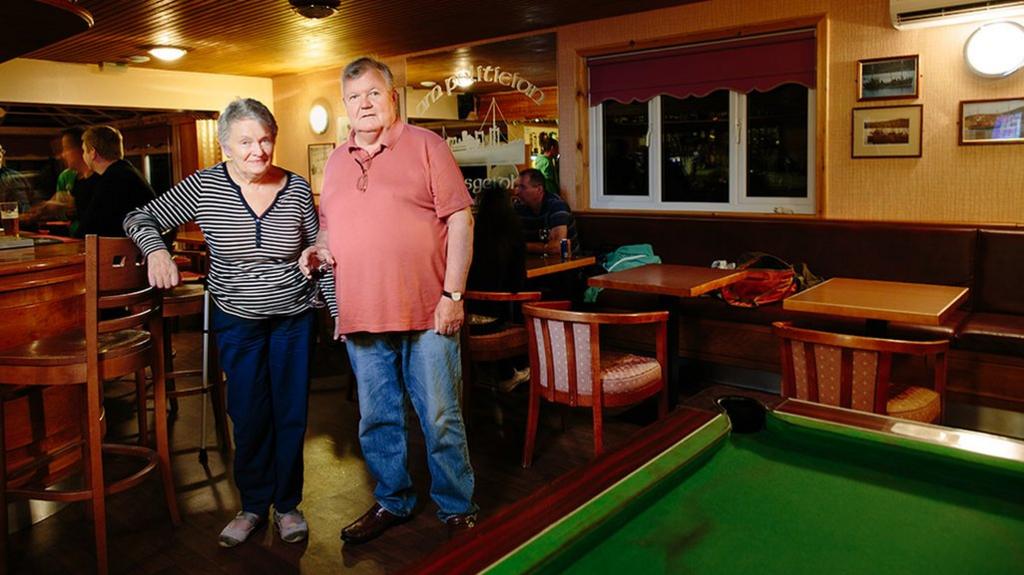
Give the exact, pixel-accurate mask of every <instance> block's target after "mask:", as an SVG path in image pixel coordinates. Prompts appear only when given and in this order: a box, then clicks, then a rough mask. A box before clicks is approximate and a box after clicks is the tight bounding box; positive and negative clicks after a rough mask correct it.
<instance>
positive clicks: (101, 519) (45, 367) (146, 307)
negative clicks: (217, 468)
mask: <svg viewBox="0 0 1024 575" xmlns="http://www.w3.org/2000/svg"><path fill="white" fill-rule="evenodd" d="M85 243H86V274H85V275H86V277H85V325H84V326H83V329H82V330H81V331H75V332H69V333H64V334H61V335H58V336H54V337H48V338H45V339H38V340H35V341H30V342H27V343H25V344H21V345H16V346H13V347H8V348H5V349H2V350H0V384H4V385H11V386H69V385H77V386H80V388H81V390H82V394H81V400H80V401H81V405H82V406H84V409H80V410H79V413H78V415H79V417H80V425H81V428H82V433H81V438H82V439H81V441H77V442H75V443H74V444H73V445H72V446H71V447H70V449H73V450H76V451H79V452H80V453H81V455H80V460H81V461H82V463H83V466H82V471H83V475H84V487H83V488H81V489H73V490H68V491H63V490H62V491H58V490H54V489H47V488H48V487H52V479H53V477H52V476H51V475H50V474H49V473H39V472H38V470H41V469H42V470H45V469H46V468H47V465H48V462H49V460H50V459H52V457H53V454H52V453H47V452H46V450H45V449H44V450H40V451H39V452H37V453H38V454H39V456H38V457H37V458H35V460H34V461H30V462H29V463H28V464H25V465H20V466H19V467H18V468H16V469H8V468H7V465H6V462H5V461H0V474H2V476H0V509H2V510H4V511H6V509H7V501H8V500H9V499H14V498H24V499H43V500H49V501H90V502H91V508H90V511H91V516H92V518H93V526H94V531H95V539H96V564H97V571H98V572H99V573H106V572H107V566H108V561H107V529H106V505H105V502H106V496H107V495H110V494H114V493H119V492H121V491H124V490H126V489H128V488H130V487H133V486H135V485H138V484H139V483H141V482H142V481H143V480H144V479H145V478H146V476H148V475H149V474H150V473H153V472H159V473H160V477H161V479H162V480H163V488H164V495H165V498H166V504H167V509H168V511H169V513H170V516H171V521H172V522H173V523H174V524H175V525H177V524H179V523H180V522H181V520H180V517H179V515H178V504H177V499H176V497H175V492H174V481H173V478H172V476H171V467H170V451H169V446H168V437H167V413H166V410H161V409H158V410H156V415H155V426H156V449H155V450H154V449H150V448H147V447H142V446H139V445H113V444H105V443H103V434H104V427H105V421H104V411H103V382H104V381H106V380H111V379H114V378H117V377H121V376H123V375H127V374H133V373H138V372H140V371H142V370H144V369H145V368H146V367H147V366H149V367H150V368H151V369H152V372H153V382H154V384H153V389H154V395H155V397H156V401H157V404H158V405H160V404H163V402H165V401H166V394H165V389H164V364H163V354H162V340H163V323H162V320H161V318H160V299H161V297H160V291H159V290H157V289H154V288H152V287H150V286H149V282H148V280H147V277H146V267H145V258H143V257H142V255H141V254H140V253H139V251H138V249H137V248H136V247H135V244H134V243H132V241H131V240H130V239H127V238H98V237H96V236H87V237H86V240H85ZM105 310H115V311H112V312H107V313H104V311H105ZM127 310H130V311H127ZM108 315H111V316H114V315H116V316H117V317H112V318H110V319H106V317H107V316H108ZM101 318H104V319H101ZM2 416H3V414H2V413H0V429H2V428H3V425H2V424H3V421H2ZM2 437H3V434H0V438H2ZM0 442H2V439H0ZM3 447H4V446H3V445H0V458H3V457H4V455H3V454H4V453H5V449H4V448H3ZM103 453H112V454H117V455H125V456H132V457H136V458H141V459H143V460H144V462H145V464H144V465H143V467H142V468H141V469H139V470H138V471H136V472H135V473H132V474H131V475H129V476H128V477H125V478H123V479H119V480H117V481H114V482H111V483H107V484H105V483H104V480H103V459H102V454H103ZM0 518H2V520H0V534H3V537H0V551H2V560H3V561H4V562H6V560H7V555H6V551H7V549H6V533H7V514H6V513H0Z"/></svg>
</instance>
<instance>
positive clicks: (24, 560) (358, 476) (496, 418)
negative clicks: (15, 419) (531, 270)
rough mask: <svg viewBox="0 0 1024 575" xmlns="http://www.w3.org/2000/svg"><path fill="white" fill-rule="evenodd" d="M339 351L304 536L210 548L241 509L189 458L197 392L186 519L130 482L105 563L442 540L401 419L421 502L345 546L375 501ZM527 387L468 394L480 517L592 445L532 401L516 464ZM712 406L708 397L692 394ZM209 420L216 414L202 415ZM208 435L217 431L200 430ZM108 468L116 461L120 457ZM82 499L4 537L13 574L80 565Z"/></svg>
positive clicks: (420, 454) (183, 448)
mask: <svg viewBox="0 0 1024 575" xmlns="http://www.w3.org/2000/svg"><path fill="white" fill-rule="evenodd" d="M198 344H199V337H198V334H197V333H196V332H194V331H186V332H185V333H178V334H175V348H176V351H177V361H178V362H179V366H180V364H181V363H182V362H184V363H185V364H187V365H198V356H199V345H198ZM346 361H347V360H346V359H345V356H344V354H343V352H342V351H341V350H340V348H337V347H330V346H325V347H322V348H321V349H320V353H318V356H317V360H316V373H315V379H314V382H313V388H312V393H311V398H310V421H309V430H308V432H307V434H306V449H305V466H306V467H305V469H306V471H305V492H304V500H303V502H302V504H301V506H300V508H301V509H302V510H303V511H304V512H305V515H306V518H307V520H308V521H309V525H310V530H311V531H310V538H309V541H308V542H306V543H302V544H287V543H283V542H281V541H280V540H279V539H278V538H277V537H276V534H274V533H272V531H271V530H268V529H262V530H260V531H259V532H258V533H257V534H256V536H255V539H254V540H250V541H248V542H246V543H244V544H242V545H240V546H238V547H236V548H234V549H221V548H220V547H218V546H217V534H218V533H219V532H220V530H221V528H222V527H223V526H224V525H225V524H226V523H227V522H228V521H229V520H230V519H231V518H232V517H233V516H234V514H235V512H236V511H237V510H238V508H239V499H238V493H237V492H236V491H235V489H234V487H233V482H232V481H231V471H230V470H231V465H230V461H227V460H226V458H225V457H224V456H223V455H222V454H221V453H220V452H219V451H217V450H216V449H214V448H212V447H213V446H212V445H211V449H210V451H209V463H208V466H207V467H205V468H204V467H203V466H201V465H200V464H199V463H198V458H197V453H198V445H199V435H200V434H199V427H200V424H199V404H200V399H199V398H198V397H194V398H184V399H182V400H181V409H180V414H179V416H178V417H177V419H176V420H175V421H174V422H173V423H172V429H171V438H172V449H173V454H172V458H173V467H174V477H175V481H176V484H177V486H178V501H179V503H180V506H181V513H182V520H183V523H182V525H181V526H179V527H177V528H173V527H172V526H171V524H170V520H169V518H168V516H167V511H166V508H165V507H164V506H163V504H162V495H161V490H160V485H159V483H158V482H157V481H156V480H155V479H153V480H150V481H147V482H146V483H144V484H143V485H142V486H140V487H138V488H136V489H135V490H132V491H129V492H126V493H123V494H119V495H115V496H113V497H111V498H109V499H108V505H107V507H108V517H109V519H108V521H109V527H108V531H109V541H110V557H111V559H110V561H111V572H112V573H131V574H139V575H141V574H150V573H161V574H171V573H188V574H200V573H246V574H259V573H267V574H271V573H273V574H280V573H336V572H339V571H341V570H344V571H345V572H351V573H388V572H394V571H396V570H399V569H401V568H404V567H409V566H412V565H414V564H415V562H416V561H417V560H418V559H419V558H421V557H423V556H425V555H426V554H427V553H429V552H430V551H431V550H433V549H434V548H436V547H437V546H438V545H441V544H442V543H444V542H445V541H446V532H445V529H444V527H443V525H442V524H441V523H440V522H439V521H438V520H437V518H436V516H435V512H436V507H435V506H434V504H433V503H432V502H431V501H430V500H429V497H428V495H427V490H428V489H429V473H428V472H427V468H426V461H425V455H424V451H423V441H422V437H421V435H420V434H419V432H418V429H417V426H416V425H415V423H413V424H412V425H411V426H410V429H411V431H410V445H411V448H410V469H411V473H412V475H413V478H414V481H415V484H416V488H417V491H418V493H419V496H420V502H419V505H418V508H417V512H416V517H415V518H414V519H413V520H412V521H410V522H408V523H406V524H403V525H401V526H398V527H396V528H394V529H392V530H390V531H388V532H387V533H386V534H385V535H384V536H382V537H381V538H379V539H377V540H375V541H373V542H371V543H367V544H363V545H345V544H343V543H342V542H341V541H340V539H339V537H338V535H339V532H340V530H341V528H342V527H344V526H345V525H347V524H348V523H349V522H350V521H352V520H354V519H355V518H356V517H358V516H359V515H361V514H362V513H363V512H364V511H365V510H366V509H367V508H368V507H369V506H370V505H372V503H373V498H372V488H373V482H372V480H371V479H370V478H369V476H368V475H367V472H366V468H365V466H364V464H363V460H362V456H361V454H360V451H359V446H358V441H357V436H356V429H357V421H358V415H357V409H358V407H357V404H356V403H355V402H353V401H350V400H349V399H348V398H347V386H348V385H349V379H348V376H347V369H346V367H345V362H346ZM525 392H526V389H525V386H520V387H519V388H518V389H516V390H515V391H514V392H512V393H510V394H499V393H492V392H490V391H489V390H480V389H478V390H476V391H475V393H474V396H473V403H474V406H473V409H472V411H473V414H472V427H471V429H470V430H469V442H470V456H471V460H472V463H473V467H474V469H475V471H476V500H477V503H478V504H479V505H480V507H481V510H482V511H481V513H482V514H483V515H487V514H489V513H494V512H495V511H497V510H498V509H499V508H500V507H502V506H503V505H507V504H509V503H511V502H513V501H516V500H518V499H520V498H522V497H524V496H526V495H527V494H529V493H531V492H532V491H534V490H535V489H537V488H538V487H541V486H543V485H544V484H545V483H547V482H549V481H550V480H551V479H553V478H555V477H557V476H559V475H561V474H562V473H564V472H566V471H568V470H569V469H572V468H573V467H576V466H578V465H580V464H583V463H585V462H587V461H588V460H589V459H590V455H591V450H592V443H591V442H592V439H591V433H590V425H591V420H590V414H589V411H586V410H576V411H574V412H572V413H571V414H570V416H569V418H568V423H569V425H568V428H567V430H566V431H565V432H563V431H562V418H561V413H560V412H561V410H559V409H557V408H550V406H549V408H548V409H542V422H541V431H540V434H539V437H538V449H537V454H536V457H535V461H534V465H533V467H532V468H530V469H528V470H524V469H522V468H521V467H520V465H519V460H520V454H521V449H522V439H523V424H524V421H525V412H526V408H525V406H526V394H525ZM129 393H130V387H129V386H127V385H125V384H116V383H115V384H113V385H110V386H109V387H108V392H107V402H106V408H107V413H108V417H109V418H110V421H111V427H110V429H111V430H110V432H109V433H110V435H111V437H117V436H119V435H120V436H122V437H128V438H129V440H134V437H133V436H132V435H133V434H134V433H135V424H134V420H133V418H134V415H133V412H132V411H131V405H130V404H129V402H128V397H130V395H127V394H129ZM695 401H697V402H698V403H700V404H703V405H706V406H710V403H709V402H708V401H707V400H706V399H701V398H700V397H698V398H696V399H695ZM649 413H653V410H639V411H636V410H635V411H632V412H626V413H622V414H618V415H616V416H612V417H610V418H609V419H608V420H606V423H605V445H606V446H607V448H611V449H614V448H615V447H616V446H619V445H622V444H624V443H625V442H626V441H627V439H628V438H629V437H630V436H631V435H632V434H633V433H635V432H637V431H638V430H639V429H641V427H642V425H643V424H645V423H647V422H648V420H649V416H648V414H649ZM211 425H212V424H211ZM209 437H210V440H211V442H212V441H213V438H214V437H215V435H214V433H213V431H212V429H211V431H210V432H209ZM108 467H109V470H108V474H109V473H117V472H118V471H120V470H119V469H118V465H117V463H116V462H114V464H112V465H110V466H108ZM84 508H85V506H84V505H83V504H75V505H71V506H69V507H67V508H65V509H63V510H61V511H60V512H58V513H57V514H55V515H53V516H51V517H49V518H47V519H45V520H43V521H42V522H40V523H38V524H36V525H34V526H32V527H31V528H27V529H24V530H22V531H20V532H18V533H15V534H12V535H11V536H10V539H9V549H10V555H11V556H10V558H9V563H8V567H9V568H10V571H9V572H12V573H32V574H42V573H69V574H73V573H90V572H92V570H93V565H94V555H93V533H92V524H91V521H90V520H89V519H88V518H87V516H86V515H85V513H84Z"/></svg>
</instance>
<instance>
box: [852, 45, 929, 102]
mask: <svg viewBox="0 0 1024 575" xmlns="http://www.w3.org/2000/svg"><path fill="white" fill-rule="evenodd" d="M917 79H918V72H917V55H916V54H915V55H913V56H897V57H895V58H872V59H870V60H860V61H859V62H857V85H858V87H859V89H858V91H857V100H858V101H860V102H863V101H865V100H896V99H901V98H908V99H913V98H917Z"/></svg>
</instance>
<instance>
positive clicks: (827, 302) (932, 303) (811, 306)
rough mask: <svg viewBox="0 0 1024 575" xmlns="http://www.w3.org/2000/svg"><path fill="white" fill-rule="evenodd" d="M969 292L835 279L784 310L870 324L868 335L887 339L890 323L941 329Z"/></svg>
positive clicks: (793, 300) (788, 300)
mask: <svg viewBox="0 0 1024 575" xmlns="http://www.w3.org/2000/svg"><path fill="white" fill-rule="evenodd" d="M967 292H968V288H965V287H957V286H943V285H932V284H918V283H905V282H890V281H880V280H863V279H851V278H832V279H830V280H826V281H824V282H822V283H820V284H818V285H816V286H814V287H812V288H810V289H807V290H805V291H802V292H800V293H798V294H796V295H793V296H790V297H788V298H786V299H785V300H784V301H783V302H782V307H783V309H787V310H792V311H800V312H807V313H814V314H821V315H831V316H838V317H847V318H854V319H864V320H866V321H867V333H868V334H869V335H876V336H878V335H884V334H885V332H886V330H887V329H888V324H889V322H890V321H900V322H907V323H916V324H922V325H940V324H941V323H942V322H943V321H945V320H946V318H948V317H949V315H950V314H951V313H953V310H955V309H956V308H957V307H958V306H959V305H960V304H962V303H963V302H964V300H966V299H967Z"/></svg>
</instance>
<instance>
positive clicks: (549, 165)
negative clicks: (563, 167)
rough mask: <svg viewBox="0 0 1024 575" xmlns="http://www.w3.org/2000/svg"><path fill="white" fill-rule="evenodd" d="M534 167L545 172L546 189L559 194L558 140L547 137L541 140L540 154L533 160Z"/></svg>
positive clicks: (550, 192)
mask: <svg viewBox="0 0 1024 575" xmlns="http://www.w3.org/2000/svg"><path fill="white" fill-rule="evenodd" d="M533 167H534V168H536V169H538V170H540V173H541V174H544V191H545V192H547V193H549V194H554V195H556V196H558V195H560V194H559V190H560V188H559V185H558V140H556V139H554V138H552V137H550V136H549V137H547V138H544V139H543V140H542V141H541V144H540V155H539V156H537V158H536V159H534V160H533Z"/></svg>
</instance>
